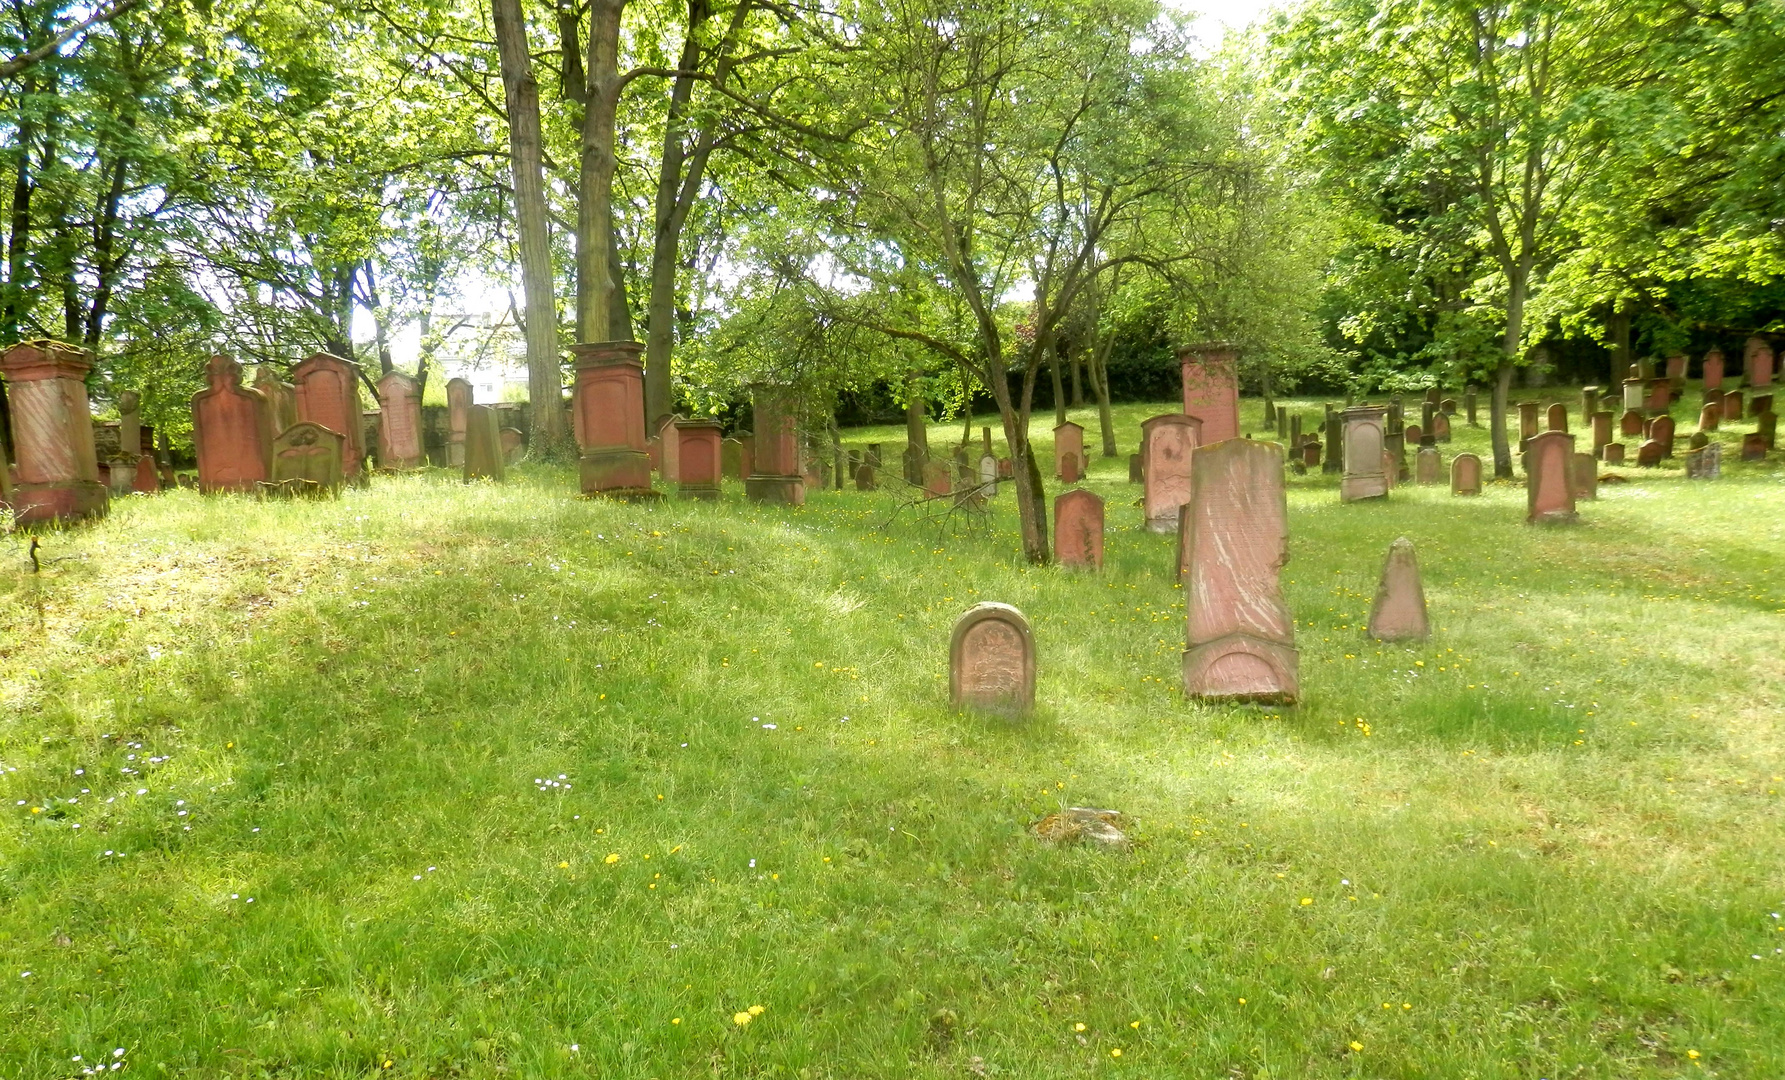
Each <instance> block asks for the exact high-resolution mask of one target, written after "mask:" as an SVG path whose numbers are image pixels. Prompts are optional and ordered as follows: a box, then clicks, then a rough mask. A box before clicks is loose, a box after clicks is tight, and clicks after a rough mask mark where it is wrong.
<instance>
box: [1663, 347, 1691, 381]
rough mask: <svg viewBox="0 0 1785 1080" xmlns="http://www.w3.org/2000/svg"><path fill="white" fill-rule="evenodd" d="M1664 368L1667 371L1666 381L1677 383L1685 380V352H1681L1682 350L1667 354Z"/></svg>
mask: <svg viewBox="0 0 1785 1080" xmlns="http://www.w3.org/2000/svg"><path fill="white" fill-rule="evenodd" d="M1665 370H1666V372H1667V381H1668V382H1670V383H1674V384H1676V385H1677V384H1679V383H1683V382H1685V381H1686V354H1685V353H1682V352H1676V353H1671V354H1669V355H1668V357H1667V367H1666V368H1665Z"/></svg>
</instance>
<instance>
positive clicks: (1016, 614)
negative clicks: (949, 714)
mask: <svg viewBox="0 0 1785 1080" xmlns="http://www.w3.org/2000/svg"><path fill="white" fill-rule="evenodd" d="M948 700H949V703H950V704H951V705H953V706H954V707H955V708H957V709H975V710H978V711H981V712H991V713H1002V714H1005V715H1010V716H1022V715H1025V714H1027V713H1028V712H1029V711H1030V710H1031V709H1033V708H1034V707H1035V634H1034V632H1033V631H1031V630H1030V628H1029V620H1028V619H1026V618H1024V617H1023V613H1022V612H1020V611H1018V610H1017V609H1016V608H1014V607H1011V606H1010V605H1009V604H989V603H988V604H975V605H973V606H972V607H970V608H968V609H967V610H966V611H965V612H964V613H962V615H961V617H960V618H959V619H956V620H955V624H954V633H953V635H952V636H951V638H950V641H949V646H948Z"/></svg>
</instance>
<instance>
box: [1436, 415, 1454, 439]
mask: <svg viewBox="0 0 1785 1080" xmlns="http://www.w3.org/2000/svg"><path fill="white" fill-rule="evenodd" d="M1432 436H1433V438H1434V439H1436V440H1437V441H1438V442H1441V443H1447V442H1449V441H1450V417H1448V416H1446V415H1445V414H1443V413H1439V414H1438V415H1437V416H1434V417H1432Z"/></svg>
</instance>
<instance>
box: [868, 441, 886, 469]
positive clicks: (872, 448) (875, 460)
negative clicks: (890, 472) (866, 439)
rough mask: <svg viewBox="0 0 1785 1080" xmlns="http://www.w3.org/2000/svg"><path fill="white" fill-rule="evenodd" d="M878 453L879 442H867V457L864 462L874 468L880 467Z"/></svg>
mask: <svg viewBox="0 0 1785 1080" xmlns="http://www.w3.org/2000/svg"><path fill="white" fill-rule="evenodd" d="M880 453H881V452H880V444H879V443H877V442H871V443H869V444H868V455H867V458H866V459H865V462H864V463H865V464H867V465H870V466H872V467H874V468H876V469H878V468H880V467H881V461H882V459H881V456H880Z"/></svg>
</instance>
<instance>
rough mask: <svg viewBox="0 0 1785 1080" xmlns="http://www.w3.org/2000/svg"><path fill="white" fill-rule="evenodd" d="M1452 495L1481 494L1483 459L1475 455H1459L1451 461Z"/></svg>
mask: <svg viewBox="0 0 1785 1080" xmlns="http://www.w3.org/2000/svg"><path fill="white" fill-rule="evenodd" d="M1450 493H1451V494H1452V495H1480V494H1481V458H1480V457H1479V456H1477V455H1475V454H1458V455H1457V456H1456V457H1453V458H1451V459H1450Z"/></svg>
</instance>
